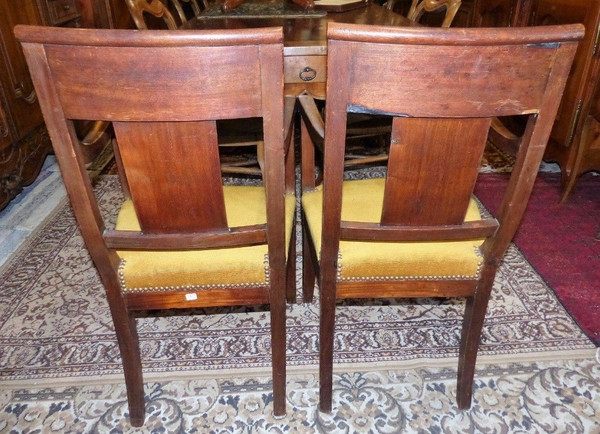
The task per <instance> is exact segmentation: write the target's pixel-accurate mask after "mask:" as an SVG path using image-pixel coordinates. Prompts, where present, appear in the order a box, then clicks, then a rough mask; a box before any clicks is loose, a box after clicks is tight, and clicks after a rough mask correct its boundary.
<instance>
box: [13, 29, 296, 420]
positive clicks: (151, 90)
mask: <svg viewBox="0 0 600 434" xmlns="http://www.w3.org/2000/svg"><path fill="white" fill-rule="evenodd" d="M15 32H16V35H17V38H18V39H19V40H20V41H21V43H22V46H23V50H24V52H25V56H26V58H27V62H28V65H29V68H30V71H31V75H32V77H33V81H34V83H35V88H36V91H37V93H38V97H39V100H40V105H41V107H42V112H43V114H44V118H45V121H46V125H47V127H48V131H49V133H50V137H51V139H52V143H53V146H54V151H55V153H56V157H57V159H58V162H59V165H60V168H61V172H62V174H63V178H64V182H65V186H66V189H67V192H68V195H69V198H70V200H71V204H72V207H73V211H74V213H75V217H76V219H77V222H78V224H79V228H80V230H81V233H82V235H83V238H84V241H85V244H86V246H87V248H88V250H89V252H90V255H91V257H92V260H93V261H94V264H95V265H96V268H97V269H98V272H99V274H100V277H101V279H102V282H103V284H104V286H105V289H106V295H107V298H108V303H109V306H110V310H111V314H112V318H113V321H114V326H115V329H116V332H117V338H118V343H119V349H120V351H121V358H122V360H123V368H124V373H125V382H126V385H127V396H128V400H129V416H130V419H131V423H132V424H133V425H135V426H138V425H141V424H142V423H143V420H144V391H143V380H142V369H141V366H142V365H141V360H140V348H139V344H138V337H137V331H136V324H135V316H134V315H135V312H136V311H142V310H149V309H151V310H155V309H179V308H192V307H204V306H231V305H247V304H253V305H254V304H269V305H270V313H271V342H272V358H273V359H272V360H273V384H274V385H273V389H274V390H273V395H274V405H273V406H274V413H275V414H276V415H282V414H284V413H285V304H286V300H285V298H286V282H287V288H288V291H287V292H288V297H290V296H293V295H294V294H295V278H294V272H293V270H294V265H295V264H294V263H295V259H294V257H295V241H294V240H293V239H291V238H292V237H293V236H294V235H293V234H294V231H293V230H292V228H293V222H294V208H295V199H294V196H293V190H294V185H293V184H294V183H293V174H292V175H291V176H290V174H289V173H290V171H291V172H292V173H293V154H294V153H293V151H291V150H290V147H289V143H290V137H291V136H292V132H291V129H290V127H289V125H290V123H289V120H290V119H291V112H292V109H293V104H294V100H293V99H292V100H291V104H290V101H288V102H287V103H284V96H283V34H282V29H281V28H269V29H252V30H228V31H203V32H202V31H193V32H192V31H179V32H164V31H147V32H139V31H135V30H133V31H132V30H92V29H66V28H49V27H48V28H46V27H27V26H18V27H17V28H16V30H15ZM215 62H218V65H219V74H212V73H210V71H212V70H213V69H214V67H215V66H214V64H215ZM115 89H119V92H115V91H114V90H115ZM284 113H285V115H284ZM230 117H233V118H237V117H241V118H244V117H260V118H262V119H264V132H265V133H264V140H265V170H264V179H263V185H262V186H222V184H221V173H220V170H219V156H218V149H217V148H218V144H217V134H216V122H215V120H216V119H226V118H230ZM284 118H285V119H286V120H285V121H284ZM76 119H102V120H107V121H111V122H112V123H113V126H114V130H115V133H116V136H117V141H118V147H117V148H116V155H117V157H118V158H117V160H118V162H119V169H120V173H121V183H122V185H123V187H124V192H125V196H126V200H125V202H124V203H123V205H122V208H121V210H120V213H119V217H118V220H117V222H116V227H115V229H108V228H107V224H106V223H105V222H104V220H103V217H102V215H101V212H100V209H99V206H98V203H97V202H96V198H95V196H94V192H93V191H92V186H91V184H90V180H89V178H88V176H87V174H86V172H85V167H84V165H83V159H82V156H81V150H80V148H79V147H78V146H77V140H76V137H75V135H74V130H73V121H74V120H76ZM284 124H285V125H288V127H287V128H284ZM286 170H287V171H288V174H287V178H286V173H285V172H286ZM286 179H287V185H286V183H285V181H286ZM286 249H287V250H286ZM288 250H289V252H288ZM286 258H287V260H286ZM286 270H287V271H288V272H289V274H287V276H286Z"/></svg>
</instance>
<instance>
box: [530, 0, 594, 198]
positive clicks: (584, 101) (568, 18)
mask: <svg viewBox="0 0 600 434" xmlns="http://www.w3.org/2000/svg"><path fill="white" fill-rule="evenodd" d="M568 23H583V24H584V25H585V29H586V34H585V37H584V39H583V41H581V43H580V44H579V48H578V50H577V54H576V55H575V60H574V61H573V67H572V68H571V74H570V75H569V80H568V81H567V87H566V89H565V93H564V96H563V99H562V102H561V107H560V108H559V111H558V115H557V118H556V122H555V123H554V128H553V130H552V134H551V136H550V141H549V142H548V148H547V150H546V155H545V157H544V158H545V159H546V160H548V161H556V162H558V163H559V164H560V167H561V173H562V193H561V201H564V200H565V199H566V198H567V197H568V195H569V193H570V192H571V190H572V189H573V187H574V185H575V182H576V180H577V178H578V177H579V175H581V174H583V173H585V172H587V171H590V170H600V112H599V110H598V104H599V103H600V100H599V99H598V97H599V96H600V95H599V87H600V85H599V84H598V83H599V82H600V58H599V57H600V50H599V47H598V44H599V40H600V0H538V3H537V7H536V9H535V11H534V14H533V16H532V23H531V24H532V25H547V24H568Z"/></svg>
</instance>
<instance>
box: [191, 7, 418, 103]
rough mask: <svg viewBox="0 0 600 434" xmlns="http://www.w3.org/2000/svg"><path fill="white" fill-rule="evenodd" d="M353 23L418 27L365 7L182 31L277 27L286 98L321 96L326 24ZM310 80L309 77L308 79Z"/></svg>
mask: <svg viewBox="0 0 600 434" xmlns="http://www.w3.org/2000/svg"><path fill="white" fill-rule="evenodd" d="M329 22H339V23H355V24H365V25H381V26H418V24H415V23H413V22H411V21H410V20H408V19H407V18H406V17H404V16H402V15H399V14H396V13H394V12H391V11H389V10H387V9H385V8H383V7H381V6H378V5H375V4H368V5H367V6H366V7H364V8H359V9H353V10H350V11H347V12H340V13H336V12H330V13H328V14H327V15H326V16H324V17H312V18H277V17H267V18H228V19H220V18H201V17H200V18H193V19H191V20H189V21H188V22H187V23H185V24H183V25H182V27H181V28H182V29H183V30H185V29H249V28H259V27H272V26H281V27H283V32H284V49H283V51H284V56H285V57H284V74H285V89H286V94H288V95H298V94H300V93H301V92H303V91H304V90H310V92H311V93H312V94H313V95H316V96H321V97H322V96H324V95H325V80H326V67H325V65H326V55H327V42H326V39H327V23H329ZM311 77H312V78H311Z"/></svg>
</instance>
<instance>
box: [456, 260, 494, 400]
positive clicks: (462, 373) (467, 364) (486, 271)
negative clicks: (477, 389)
mask: <svg viewBox="0 0 600 434" xmlns="http://www.w3.org/2000/svg"><path fill="white" fill-rule="evenodd" d="M497 268H498V267H497V266H493V265H487V266H484V268H483V270H482V278H481V281H480V283H479V285H478V287H477V290H476V291H475V294H474V295H473V296H471V297H469V298H467V303H466V306H465V316H464V319H463V326H462V334H461V340H460V351H459V355H458V378H457V389H456V401H457V404H458V408H460V409H461V410H467V409H469V408H471V400H472V396H473V378H474V376H475V362H476V361H477V350H478V348H479V341H480V339H481V330H482V329H483V322H484V320H485V313H486V310H487V305H488V302H489V299H490V292H491V290H492V286H493V284H494V277H495V275H496V269H497Z"/></svg>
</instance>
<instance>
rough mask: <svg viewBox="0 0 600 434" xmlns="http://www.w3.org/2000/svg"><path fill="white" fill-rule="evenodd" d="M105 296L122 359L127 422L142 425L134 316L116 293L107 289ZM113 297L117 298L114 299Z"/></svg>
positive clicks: (141, 380)
mask: <svg viewBox="0 0 600 434" xmlns="http://www.w3.org/2000/svg"><path fill="white" fill-rule="evenodd" d="M111 292H112V293H113V294H115V295H114V296H113V297H111ZM107 296H108V299H109V306H110V310H111V314H112V317H113V323H114V326H115V331H116V334H117V342H118V344H119V351H120V353H121V359H122V360H123V372H124V375H125V387H126V389H127V402H128V405H129V422H130V423H131V425H132V426H142V425H143V424H144V416H145V403H144V380H143V378H142V359H141V356H140V344H139V340H138V334H137V328H136V324H135V318H134V317H133V315H132V314H131V313H130V312H128V311H127V308H126V307H125V305H124V302H123V299H122V298H121V297H120V295H119V294H118V293H116V292H114V291H109V290H107ZM115 298H118V299H116V300H115ZM111 299H112V300H111Z"/></svg>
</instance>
